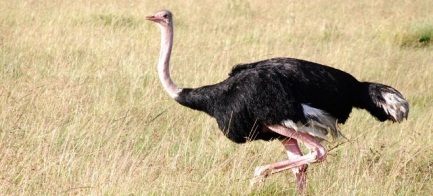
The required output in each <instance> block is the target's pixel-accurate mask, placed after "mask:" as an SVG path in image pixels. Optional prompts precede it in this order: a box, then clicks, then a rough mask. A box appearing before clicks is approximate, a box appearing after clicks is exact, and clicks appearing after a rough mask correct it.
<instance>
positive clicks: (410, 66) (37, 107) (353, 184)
mask: <svg viewBox="0 0 433 196" xmlns="http://www.w3.org/2000/svg"><path fill="white" fill-rule="evenodd" d="M432 7H433V2H432V1H429V0H416V1H390V0H389V1H385V0H382V1H372V0H370V1H341V0H330V1H312V2H306V1H284V2H283V1H281V2H280V1H279V2H277V1H271V2H266V3H264V2H263V1H257V0H251V1H239V0H223V1H209V0H207V1H191V0H186V1H179V2H171V3H168V2H166V3H158V2H157V1H148V0H145V1H135V0H131V1H113V0H109V1H101V0H97V1H71V0H66V1H60V0H54V1H29V0H24V1H3V2H1V3H0V192H1V193H2V194H7V195H18V194H24V195H45V194H49V195H54V194H80V195H81V194H82V195H87V194H113V195H127V194H134V195H142V194H145V195H148V194H151V195H203V194H204V195H244V194H257V195H290V194H294V188H295V184H294V178H293V176H292V174H291V173H290V172H286V173H283V174H279V175H276V176H273V177H272V178H269V180H268V181H267V182H266V184H265V185H264V187H262V188H261V189H257V190H252V192H247V191H248V185H249V179H250V177H252V171H253V168H254V167H255V166H257V165H260V164H265V163H270V162H274V161H278V160H283V159H285V153H284V150H283V148H282V147H281V146H280V144H279V143H278V142H252V143H248V144H246V145H236V144H233V143H231V142H230V141H229V140H227V139H226V138H225V137H224V136H223V135H222V134H221V133H220V131H218V130H217V126H216V123H215V122H214V120H213V119H211V118H209V117H208V116H206V115H205V114H202V113H197V112H195V111H191V110H188V109H186V108H183V107H181V106H179V105H177V104H176V103H175V102H174V101H173V100H171V99H170V98H169V96H168V95H166V94H165V92H164V91H163V90H162V88H161V86H160V84H159V81H158V78H157V75H156V70H155V68H156V61H157V57H158V51H159V32H158V30H157V28H156V27H155V26H154V24H151V23H150V22H146V21H145V20H144V17H145V16H146V15H149V14H152V13H154V11H156V10H159V9H162V8H165V9H170V10H172V11H173V13H174V14H175V21H176V32H175V33H176V34H175V46H174V51H173V52H174V53H173V57H172V61H173V67H172V70H173V74H172V75H173V78H174V80H175V81H176V82H177V83H179V84H181V85H182V86H189V87H197V86H201V85H205V84H210V83H215V82H217V81H220V80H222V79H224V78H226V76H227V73H228V72H229V70H230V69H231V67H232V66H233V65H235V64H236V63H241V62H252V61H255V60H260V59H264V58H270V57H276V56H287V57H296V58H302V59H307V60H311V61H315V62H319V63H323V64H327V65H330V66H333V67H336V68H339V69H342V70H344V71H347V72H350V73H352V74H353V75H354V76H356V77H357V78H358V79H360V80H370V81H376V82H381V83H385V84H389V85H391V86H394V87H396V88H397V89H399V90H400V91H401V92H402V93H403V94H404V95H405V97H406V98H407V99H408V101H409V103H410V106H411V112H410V115H409V120H408V121H405V122H403V123H401V124H392V123H378V122H377V121H375V120H374V119H373V118H372V117H370V116H369V115H368V114H367V113H366V112H364V111H359V110H354V112H353V113H352V115H351V119H350V120H349V121H348V122H347V123H346V125H344V126H342V127H341V128H342V130H343V131H344V133H345V135H346V136H347V137H348V138H349V139H350V141H346V140H341V141H338V142H336V143H326V146H327V147H328V148H332V150H331V151H330V155H329V156H328V160H327V161H326V162H325V163H323V164H314V165H312V166H311V167H310V170H309V185H308V192H309V194H310V195H431V194H433V188H432V186H431V185H432V184H433V145H432V141H433V137H432V135H433V134H432V130H433V124H432V122H433V109H432V108H433V107H432V106H433V102H432V100H433V91H432V81H433V68H432V62H433V55H432V54H433V53H432V50H433V45H432V41H431V37H432V29H433V28H432V25H433V14H432V12H431V8H432Z"/></svg>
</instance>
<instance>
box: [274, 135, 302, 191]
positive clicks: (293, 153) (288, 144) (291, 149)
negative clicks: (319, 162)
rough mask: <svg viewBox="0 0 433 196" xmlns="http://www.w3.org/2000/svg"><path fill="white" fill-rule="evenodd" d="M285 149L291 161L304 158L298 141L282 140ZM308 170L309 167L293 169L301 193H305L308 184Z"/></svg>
mask: <svg viewBox="0 0 433 196" xmlns="http://www.w3.org/2000/svg"><path fill="white" fill-rule="evenodd" d="M281 143H283V145H284V147H285V148H286V152H287V156H288V157H289V160H296V159H298V158H299V157H302V155H303V154H302V152H301V149H299V146H298V141H296V140H295V139H292V138H288V139H283V140H281ZM307 168H308V165H302V166H300V167H295V168H292V171H293V173H294V174H295V176H296V185H297V188H298V190H299V191H300V192H303V191H304V189H305V185H306V184H307Z"/></svg>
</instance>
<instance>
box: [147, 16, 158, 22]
mask: <svg viewBox="0 0 433 196" xmlns="http://www.w3.org/2000/svg"><path fill="white" fill-rule="evenodd" d="M146 20H150V21H153V22H158V21H159V18H158V17H156V16H146Z"/></svg>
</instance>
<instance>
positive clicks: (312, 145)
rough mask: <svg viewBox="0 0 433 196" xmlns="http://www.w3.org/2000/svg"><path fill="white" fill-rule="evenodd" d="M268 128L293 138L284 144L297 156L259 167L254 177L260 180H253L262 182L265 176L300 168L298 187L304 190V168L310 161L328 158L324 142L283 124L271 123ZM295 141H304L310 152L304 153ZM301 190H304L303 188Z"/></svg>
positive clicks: (289, 151)
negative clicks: (321, 142)
mask: <svg viewBox="0 0 433 196" xmlns="http://www.w3.org/2000/svg"><path fill="white" fill-rule="evenodd" d="M267 128H269V130H271V131H273V132H276V133H279V134H281V135H284V136H286V137H288V138H291V139H288V141H287V142H284V141H283V144H284V146H285V147H286V150H287V151H288V153H290V156H293V157H296V158H294V159H292V160H285V161H281V162H277V163H273V164H269V165H263V166H259V167H257V168H256V169H255V171H254V179H260V180H253V182H262V181H263V178H266V177H268V176H269V175H272V174H275V173H278V172H282V171H285V170H288V169H292V170H293V169H298V170H299V171H301V172H299V173H298V174H299V175H296V178H297V183H298V188H302V190H303V188H305V185H306V179H305V178H306V174H305V171H303V170H306V166H307V165H308V164H310V163H314V162H322V161H324V160H325V159H326V153H327V152H326V149H325V148H324V147H323V146H322V144H320V142H319V141H317V140H316V139H315V138H314V137H313V136H311V135H309V134H307V133H303V132H299V131H295V130H293V129H289V128H287V127H285V126H282V125H270V126H267ZM290 140H293V141H290ZM294 141H295V142H296V141H299V142H301V143H303V144H304V145H305V146H306V147H307V148H308V149H309V150H310V153H309V154H306V155H302V153H301V152H300V150H299V146H298V145H297V144H296V145H294V143H295V142H294ZM302 167H305V169H302ZM295 174H296V173H295ZM298 178H299V180H298ZM299 190H300V191H301V192H302V190H301V189H299Z"/></svg>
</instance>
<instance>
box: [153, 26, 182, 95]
mask: <svg viewBox="0 0 433 196" xmlns="http://www.w3.org/2000/svg"><path fill="white" fill-rule="evenodd" d="M172 47H173V26H172V25H170V26H168V27H162V26H161V53H160V56H159V60H158V76H159V79H160V80H161V83H162V86H163V87H164V89H165V91H167V93H168V94H169V95H170V96H171V97H172V98H176V97H178V95H179V93H180V92H181V91H182V89H181V88H179V87H177V86H176V84H174V82H173V81H172V80H171V77H170V55H171V48H172Z"/></svg>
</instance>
